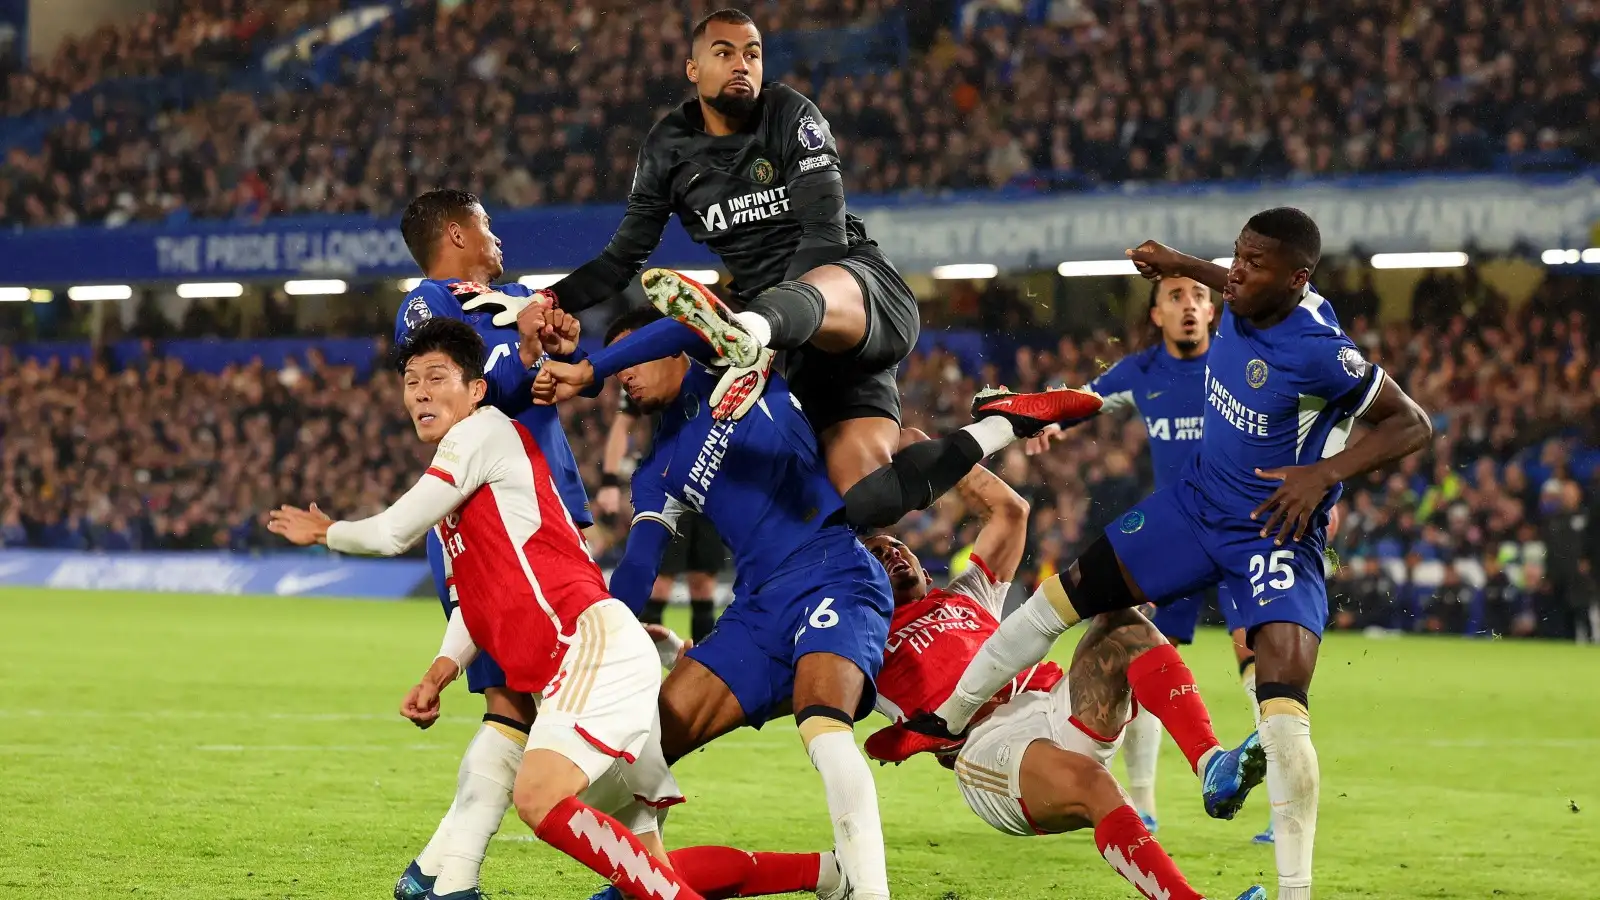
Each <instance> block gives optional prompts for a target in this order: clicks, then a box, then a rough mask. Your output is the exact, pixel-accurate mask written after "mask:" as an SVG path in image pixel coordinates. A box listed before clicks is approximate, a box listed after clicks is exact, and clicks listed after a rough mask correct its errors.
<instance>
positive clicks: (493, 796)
mask: <svg viewBox="0 0 1600 900" xmlns="http://www.w3.org/2000/svg"><path fill="white" fill-rule="evenodd" d="M483 700H484V710H485V714H484V717H483V725H482V726H480V727H479V729H478V731H477V733H476V734H474V735H473V737H472V741H471V742H470V743H468V744H467V749H466V752H465V753H463V754H462V756H461V767H460V769H459V770H458V771H457V773H456V796H455V800H454V802H452V803H451V804H450V810H449V812H447V813H445V816H444V819H442V820H441V821H440V822H439V827H438V829H436V830H435V831H434V833H433V837H432V838H431V839H429V841H428V844H427V846H426V847H424V848H423V849H422V852H421V853H419V854H417V858H416V861H415V862H413V863H412V864H411V867H409V868H407V870H406V874H405V875H404V876H402V877H401V879H400V883H399V884H396V885H395V896H396V897H399V898H401V900H417V898H420V897H423V896H425V895H428V894H429V892H430V891H431V892H432V896H434V897H438V898H446V900H449V898H469V897H475V896H476V895H477V890H478V874H479V871H480V870H481V869H482V868H483V858H484V856H485V855H486V854H487V853H488V851H489V842H490V840H492V839H493V838H494V835H495V832H497V831H499V830H500V822H501V821H502V820H503V819H504V818H505V815H506V810H507V809H509V808H510V806H511V788H512V785H513V784H514V783H515V782H516V777H517V768H518V767H519V766H520V765H521V764H522V751H523V747H524V746H525V745H526V744H527V741H528V726H529V725H531V724H533V718H534V714H535V710H536V707H535V706H534V703H533V698H532V697H530V696H528V695H527V694H524V693H520V692H518V691H512V690H507V689H506V688H498V687H491V688H486V689H485V690H484V692H483ZM408 880H409V883H408Z"/></svg>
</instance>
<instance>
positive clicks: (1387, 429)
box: [1250, 372, 1433, 544]
mask: <svg viewBox="0 0 1600 900" xmlns="http://www.w3.org/2000/svg"><path fill="white" fill-rule="evenodd" d="M1378 377H1380V378H1382V379H1383V386H1382V387H1380V388H1379V389H1378V394H1377V397H1376V398H1374V399H1373V401H1372V403H1371V404H1370V405H1369V406H1368V407H1367V410H1366V412H1365V413H1363V414H1362V415H1361V421H1363V422H1366V423H1367V424H1369V425H1371V426H1372V429H1371V430H1370V431H1368V432H1367V435H1366V437H1363V438H1362V439H1361V440H1359V441H1356V442H1355V443H1354V444H1351V445H1350V446H1348V447H1346V448H1345V449H1343V450H1341V451H1339V452H1338V453H1335V454H1334V455H1332V456H1330V457H1328V458H1327V459H1323V460H1319V461H1318V462H1315V463H1312V464H1311V465H1309V466H1291V467H1288V468H1283V469H1257V470H1256V475H1258V476H1260V477H1262V478H1271V479H1275V480H1278V481H1281V482H1283V483H1282V484H1280V485H1278V489H1277V490H1276V491H1274V492H1273V494H1272V496H1271V497H1268V498H1267V501H1266V502H1265V503H1263V504H1261V505H1260V506H1258V507H1256V510H1255V512H1253V513H1251V514H1250V517H1251V518H1252V519H1257V520H1260V519H1262V517H1263V516H1265V524H1264V525H1262V527H1261V536H1262V537H1266V536H1268V535H1269V534H1271V533H1272V532H1273V531H1274V530H1275V529H1276V530H1277V532H1278V534H1277V542H1278V543H1279V544H1281V543H1283V542H1284V541H1285V540H1290V539H1293V540H1297V541H1298V540H1300V538H1302V537H1304V536H1305V532H1306V529H1307V528H1308V527H1309V526H1310V524H1311V521H1312V518H1313V515H1314V513H1315V512H1316V510H1317V507H1318V506H1320V505H1321V504H1322V501H1323V499H1324V498H1325V497H1327V495H1328V491H1330V490H1332V489H1333V486H1334V485H1336V484H1338V483H1339V482H1341V481H1348V480H1349V479H1351V478H1356V477H1358V476H1361V475H1365V474H1366V473H1368V472H1371V471H1373V470H1374V469H1380V468H1382V467H1384V466H1387V465H1389V464H1390V463H1393V462H1396V461H1398V460H1400V459H1403V458H1404V457H1407V456H1410V455H1411V454H1413V453H1415V452H1417V451H1418V450H1421V449H1422V448H1424V447H1426V446H1428V442H1429V441H1430V440H1432V439H1433V423H1432V422H1431V421H1430V420H1429V419H1428V414H1427V412H1425V411H1424V410H1423V408H1422V407H1421V406H1419V405H1418V404H1417V401H1415V400H1413V399H1411V397H1410V396H1409V395H1408V394H1406V392H1405V391H1404V390H1402V389H1401V388H1400V385H1398V384H1396V383H1395V380H1394V379H1393V378H1390V377H1389V375H1388V374H1387V373H1384V372H1380V373H1379V375H1378Z"/></svg>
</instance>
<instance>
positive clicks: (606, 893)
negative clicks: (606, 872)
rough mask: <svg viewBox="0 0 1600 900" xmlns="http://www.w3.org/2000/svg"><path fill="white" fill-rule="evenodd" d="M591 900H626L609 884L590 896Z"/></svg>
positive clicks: (615, 887)
mask: <svg viewBox="0 0 1600 900" xmlns="http://www.w3.org/2000/svg"><path fill="white" fill-rule="evenodd" d="M589 900H626V898H624V897H623V896H622V892H621V891H619V890H617V886H616V885H614V884H608V885H606V886H605V887H603V888H601V889H600V890H598V891H595V892H594V893H593V894H591V895H590V896H589Z"/></svg>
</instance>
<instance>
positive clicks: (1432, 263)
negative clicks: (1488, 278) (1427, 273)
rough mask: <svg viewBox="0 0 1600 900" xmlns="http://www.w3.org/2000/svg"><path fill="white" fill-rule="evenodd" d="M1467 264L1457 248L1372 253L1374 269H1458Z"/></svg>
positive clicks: (1463, 255)
mask: <svg viewBox="0 0 1600 900" xmlns="http://www.w3.org/2000/svg"><path fill="white" fill-rule="evenodd" d="M1466 264H1467V255H1466V254H1465V253H1462V252H1461V251H1459V250H1452V251H1448V252H1444V253H1374V254H1373V255H1372V267H1373V268H1374V269H1458V268H1460V267H1462V266H1464V265H1466Z"/></svg>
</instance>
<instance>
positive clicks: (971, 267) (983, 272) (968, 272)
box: [933, 263, 1000, 281]
mask: <svg viewBox="0 0 1600 900" xmlns="http://www.w3.org/2000/svg"><path fill="white" fill-rule="evenodd" d="M999 274H1000V267H999V266H992V265H990V264H988V263H954V264H952V265H948V266H934V267H933V277H934V278H937V279H939V280H940V281H961V280H964V279H968V278H977V279H984V278H993V277H995V276H996V275H999Z"/></svg>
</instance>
